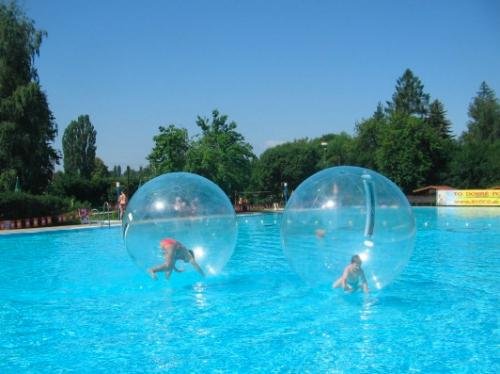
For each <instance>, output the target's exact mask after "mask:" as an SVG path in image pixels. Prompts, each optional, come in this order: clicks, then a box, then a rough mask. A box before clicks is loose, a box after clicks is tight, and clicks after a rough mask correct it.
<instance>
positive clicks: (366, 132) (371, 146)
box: [353, 103, 387, 169]
mask: <svg viewBox="0 0 500 374" xmlns="http://www.w3.org/2000/svg"><path fill="white" fill-rule="evenodd" d="M386 125H387V118H386V116H385V115H384V111H383V107H382V104H380V103H379V104H378V105H377V110H376V111H375V112H374V113H373V115H372V116H371V117H370V118H369V119H367V120H364V121H362V122H360V123H357V124H356V126H355V136H354V140H353V142H354V144H353V148H354V150H353V158H354V159H353V164H355V165H359V166H363V167H366V168H369V169H376V168H377V166H376V163H375V157H374V155H375V152H376V151H377V149H378V147H379V146H380V142H381V134H382V132H383V131H384V128H385V127H386Z"/></svg>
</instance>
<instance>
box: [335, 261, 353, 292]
mask: <svg viewBox="0 0 500 374" xmlns="http://www.w3.org/2000/svg"><path fill="white" fill-rule="evenodd" d="M349 269H350V268H349V265H347V266H346V267H345V269H344V272H343V273H342V276H341V277H340V278H339V279H337V280H336V281H335V283H334V284H333V285H332V287H333V288H338V287H339V286H342V288H344V289H345V288H346V280H347V276H348V275H349Z"/></svg>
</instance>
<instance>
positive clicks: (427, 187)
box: [413, 185, 454, 193]
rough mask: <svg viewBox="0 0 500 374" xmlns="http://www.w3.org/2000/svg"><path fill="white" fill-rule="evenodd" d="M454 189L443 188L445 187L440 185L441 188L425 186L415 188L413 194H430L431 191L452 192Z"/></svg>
mask: <svg viewBox="0 0 500 374" xmlns="http://www.w3.org/2000/svg"><path fill="white" fill-rule="evenodd" d="M453 189H454V188H453V187H450V186H445V185H442V186H425V187H421V188H417V189H416V190H413V193H420V192H426V191H428V192H432V191H433V190H436V191H437V190H453Z"/></svg>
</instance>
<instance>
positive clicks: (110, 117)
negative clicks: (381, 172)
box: [18, 0, 500, 169]
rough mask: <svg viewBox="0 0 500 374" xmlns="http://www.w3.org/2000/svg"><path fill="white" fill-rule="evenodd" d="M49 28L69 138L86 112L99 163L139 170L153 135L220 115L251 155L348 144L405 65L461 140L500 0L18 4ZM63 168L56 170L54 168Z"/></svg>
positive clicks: (45, 66) (496, 52)
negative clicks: (295, 144)
mask: <svg viewBox="0 0 500 374" xmlns="http://www.w3.org/2000/svg"><path fill="white" fill-rule="evenodd" d="M18 2H19V4H20V6H21V7H22V8H23V9H24V11H25V13H26V15H27V16H28V17H29V18H31V19H33V20H34V22H35V26H36V28H37V29H42V30H45V31H47V33H48V36H47V37H46V38H45V39H44V41H43V43H42V46H41V50H40V56H39V57H37V58H36V60H35V66H36V67H37V69H38V74H39V78H40V83H41V85H42V88H43V89H44V91H45V92H46V94H47V97H48V100H49V106H50V109H51V110H52V112H53V114H54V116H55V121H56V123H57V125H58V129H59V134H58V137H57V139H56V141H55V144H54V145H55V148H56V149H58V150H62V145H61V139H62V135H63V133H64V129H65V128H66V127H67V126H68V124H69V123H70V122H71V121H72V120H76V119H77V118H78V116H79V115H83V114H88V115H89V116H90V120H91V122H92V124H93V125H94V127H95V129H96V131H97V156H98V157H100V158H101V159H102V160H103V161H104V162H105V164H106V165H107V166H108V167H109V168H112V167H113V166H115V165H121V166H122V168H123V167H125V166H126V165H129V166H131V167H132V168H134V169H137V168H138V167H140V166H146V165H147V160H146V157H147V155H148V154H149V153H150V152H151V150H152V148H153V146H154V142H153V137H154V136H155V135H157V134H158V133H159V130H158V127H159V126H168V125H170V124H173V125H175V126H177V127H182V128H186V129H187V130H188V133H189V136H194V135H196V134H199V133H200V129H199V128H198V127H197V126H196V118H197V116H201V117H210V116H211V113H212V111H213V110H214V109H217V110H219V111H220V112H221V113H223V114H226V115H228V117H229V120H230V121H235V122H236V123H237V131H238V132H239V133H241V134H242V135H243V136H244V138H245V140H246V141H247V142H249V143H250V144H251V145H252V146H253V149H254V153H255V154H256V155H260V154H261V153H262V152H263V151H264V150H265V149H266V148H268V147H270V146H273V145H276V144H280V143H282V142H287V141H293V140H295V139H302V138H306V137H307V138H310V139H311V138H315V137H319V136H321V135H325V134H330V133H340V132H342V131H345V132H347V133H348V134H350V135H354V127H355V124H356V123H357V122H360V121H362V120H363V119H366V118H369V117H370V116H371V115H372V114H373V112H374V111H375V109H376V107H377V104H378V103H379V102H382V103H384V104H385V102H386V101H388V100H390V99H391V97H392V94H393V93H394V90H395V86H396V81H397V79H398V78H399V77H401V76H402V75H403V73H404V71H405V70H406V69H407V68H409V69H411V70H412V71H413V73H414V74H415V75H416V76H417V77H418V78H419V79H420V80H421V82H422V83H423V85H424V91H425V92H427V93H429V94H430V96H431V100H434V99H438V100H440V101H441V102H442V103H443V104H444V106H445V109H446V111H447V116H448V119H449V120H450V121H451V123H452V130H453V133H454V134H455V135H456V136H458V135H460V134H461V133H462V132H463V131H464V130H466V128H467V122H468V120H469V119H468V115H467V110H468V106H469V104H470V103H471V100H472V99H473V97H474V96H475V95H476V94H477V91H478V89H479V86H480V84H481V82H483V81H485V82H486V83H487V84H488V85H489V86H490V88H492V89H493V90H494V91H495V92H496V94H497V97H498V95H500V43H499V41H500V2H498V1H496V0H490V1H485V0H474V1H472V0H471V1H464V0H450V1H447V0H442V1H438V0H418V1H417V0H413V1H410V0H394V1H385V0H377V1H373V0H352V1H340V0H337V1H334V0H330V1H326V0H325V1H319V0H311V1H297V0H287V1H285V0H280V1H272V0H264V1H260V0H257V1H236V0H232V1H229V0H228V1H219V0H210V1H208V0H204V1H202V0H198V1H191V0H164V1H162V0H144V1H125V0H123V1H118V0H107V1H102V0H18ZM59 168H60V167H59Z"/></svg>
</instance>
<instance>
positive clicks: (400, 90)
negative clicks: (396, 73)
mask: <svg viewBox="0 0 500 374" xmlns="http://www.w3.org/2000/svg"><path fill="white" fill-rule="evenodd" d="M428 109H429V94H427V93H425V92H424V85H423V84H422V82H421V81H420V79H419V78H418V77H416V76H415V75H414V74H413V72H412V71H411V70H410V69H406V70H405V72H404V73H403V75H402V76H401V77H400V78H399V79H398V80H397V82H396V91H395V92H394V94H393V95H392V101H389V102H387V112H388V113H389V114H393V113H396V112H397V113H402V114H406V115H417V116H418V117H424V116H425V115H426V114H427V112H428Z"/></svg>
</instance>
